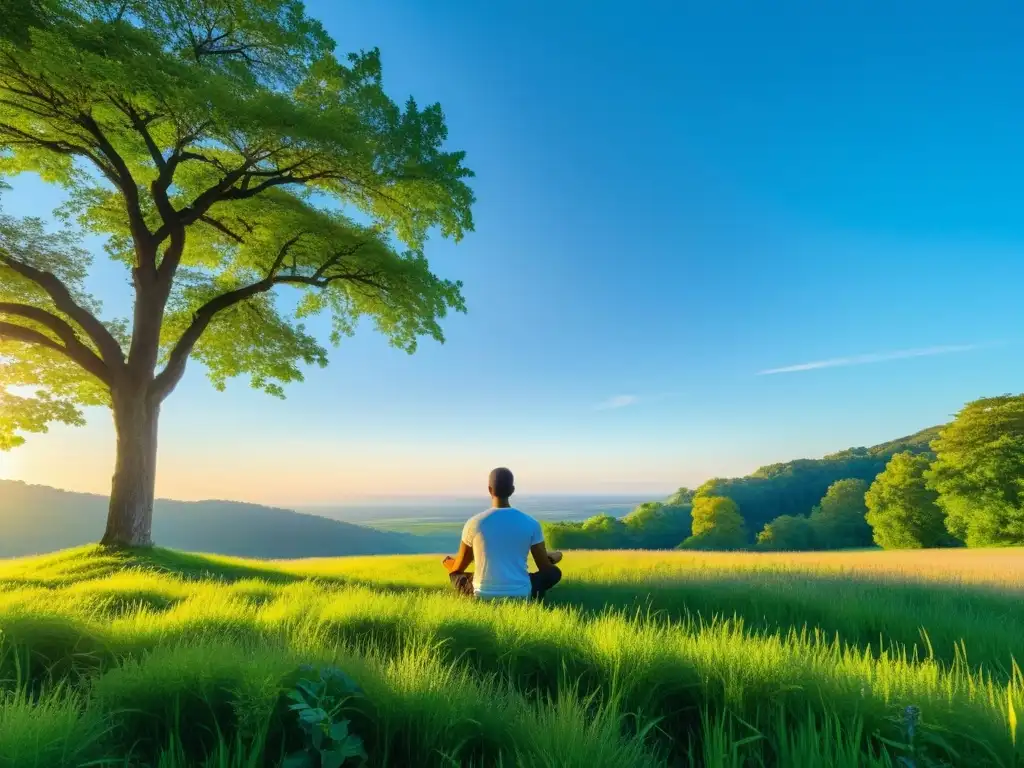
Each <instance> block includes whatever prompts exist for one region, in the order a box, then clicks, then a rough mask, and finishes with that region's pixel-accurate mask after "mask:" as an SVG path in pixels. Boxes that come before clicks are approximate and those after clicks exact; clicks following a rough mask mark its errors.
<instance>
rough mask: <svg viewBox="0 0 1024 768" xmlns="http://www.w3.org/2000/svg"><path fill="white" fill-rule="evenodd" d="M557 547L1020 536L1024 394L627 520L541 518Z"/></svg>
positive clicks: (838, 545)
mask: <svg viewBox="0 0 1024 768" xmlns="http://www.w3.org/2000/svg"><path fill="white" fill-rule="evenodd" d="M544 528H545V537H546V539H547V541H548V544H549V546H551V547H555V548H567V549H571V548H581V549H582V548H587V549H625V548H630V549H670V548H676V547H679V548H684V549H710V550H730V549H760V550H766V551H771V550H810V549H847V548H855V547H869V546H881V547H884V548H887V549H889V548H893V549H897V548H920V547H944V546H964V545H967V546H1007V545H1014V544H1024V395H1019V396H1010V395H1006V396H1002V397H994V398H984V399H981V400H976V401H974V402H972V403H968V404H967V405H966V406H964V408H963V409H962V410H961V411H960V413H958V414H957V417H956V419H954V421H953V422H951V423H950V424H948V425H945V426H942V427H932V428H930V429H926V430H922V431H921V432H918V433H916V434H914V435H910V436H908V437H904V438H901V439H899V440H893V441H891V442H888V443H883V444H881V445H876V446H873V447H870V448H863V447H861V448H849V449H847V450H845V451H840V452H839V453H834V454H831V455H829V456H825V457H824V458H821V459H799V460H796V461H790V462H786V463H783V464H771V465H769V466H766V467H761V468H760V469H758V470H757V471H756V472H754V473H753V474H750V475H747V476H746V477H737V478H714V479H712V480H708V481H707V482H706V483H704V484H703V485H701V486H700V487H699V488H697V489H696V490H689V489H686V488H681V489H680V490H679V491H677V492H676V493H675V494H673V495H672V496H671V497H670V498H669V499H666V500H665V501H663V502H649V503H646V504H641V505H640V506H638V507H637V508H636V509H634V510H633V511H632V512H631V513H630V514H628V515H626V516H625V517H623V518H621V519H617V518H615V517H613V516H611V515H607V514H603V515H596V516H594V517H592V518H590V519H589V520H586V521H583V522H570V523H545V524H544Z"/></svg>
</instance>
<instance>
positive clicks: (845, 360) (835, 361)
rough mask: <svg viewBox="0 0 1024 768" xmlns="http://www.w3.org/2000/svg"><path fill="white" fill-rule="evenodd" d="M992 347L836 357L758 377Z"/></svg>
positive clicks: (971, 345) (960, 347)
mask: <svg viewBox="0 0 1024 768" xmlns="http://www.w3.org/2000/svg"><path fill="white" fill-rule="evenodd" d="M987 346H992V345H991V344H959V345H947V346H944V347H925V348H923V349H903V350H900V351H898V352H876V353H874V354H870V355H854V356H853V357H834V358H831V359H830V360H815V361H813V362H810V363H799V364H797V365H787V366H785V367H784V368H769V369H768V370H766V371H758V373H757V375H758V376H773V375H775V374H778V373H799V372H800V371H816V370H818V369H819V368H843V367H846V366H850V365H868V364H870V363H885V362H888V361H890V360H906V359H907V358H911V357H934V356H936V355H952V354H955V353H957V352H972V351H974V350H976V349H981V348H983V347H987Z"/></svg>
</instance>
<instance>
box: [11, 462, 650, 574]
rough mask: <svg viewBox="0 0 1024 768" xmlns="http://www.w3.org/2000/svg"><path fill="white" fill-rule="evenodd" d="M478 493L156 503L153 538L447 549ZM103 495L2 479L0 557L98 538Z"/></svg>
mask: <svg viewBox="0 0 1024 768" xmlns="http://www.w3.org/2000/svg"><path fill="white" fill-rule="evenodd" d="M639 501H642V499H636V500H634V499H624V498H618V497H611V498H608V497H606V498H601V497H568V496H567V497H533V498H529V497H524V498H523V499H522V500H521V502H520V505H521V506H522V508H523V509H525V510H527V511H529V512H530V513H531V514H534V515H536V516H537V517H538V518H540V519H547V520H556V519H557V520H575V519H585V518H587V517H589V516H591V515H593V514H595V513H596V512H598V511H608V512H610V513H612V514H625V513H626V512H628V511H629V509H630V508H631V507H632V506H634V505H635V504H636V503H639ZM486 506H487V500H486V499H464V498H463V499H426V500H423V501H422V502H420V501H416V500H414V499H400V500H388V501H384V500H381V501H375V502H373V503H364V504H353V505H351V506H348V505H334V506H330V507H312V508H302V509H300V510H292V509H282V508H278V507H269V506H263V505H259V504H246V503H242V502H236V501H216V500H211V501H196V502H183V501H170V500H165V499H160V500H158V501H157V502H156V509H155V510H154V514H153V539H154V541H156V543H157V544H159V545H160V546H164V547H170V548H172V549H180V550H187V551H193V552H210V553H217V554H222V555H234V556H237V557H257V558H265V559H285V558H300V557H337V556H342V555H384V554H418V553H431V552H448V551H451V550H452V549H453V548H454V547H456V546H457V545H458V536H459V530H460V528H461V526H462V523H463V522H464V521H465V519H466V518H467V517H469V516H470V515H472V514H474V513H475V512H478V511H480V510H481V509H483V508H485V507H486ZM106 515H107V498H106V497H105V496H100V495H96V494H86V493H73V492H70V491H62V490H58V489H55V488H50V487H47V486H41V485H27V484H25V483H21V482H17V481H11V480H0V557H19V556H23V555H32V554H38V553H42V552H52V551H54V550H57V549H64V548H67V547H74V546H78V545H80V544H87V543H90V542H95V541H98V540H99V538H100V536H101V535H102V534H103V529H104V525H105V523H106Z"/></svg>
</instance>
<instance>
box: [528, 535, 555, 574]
mask: <svg viewBox="0 0 1024 768" xmlns="http://www.w3.org/2000/svg"><path fill="white" fill-rule="evenodd" d="M530 552H531V554H533V562H535V563H536V564H537V570H538V571H546V570H548V569H549V568H554V567H555V564H554V563H552V562H551V557H550V556H549V555H548V548H547V547H546V546H544V542H543V541H538V542H537V543H536V544H534V545H533V546H532V547H530Z"/></svg>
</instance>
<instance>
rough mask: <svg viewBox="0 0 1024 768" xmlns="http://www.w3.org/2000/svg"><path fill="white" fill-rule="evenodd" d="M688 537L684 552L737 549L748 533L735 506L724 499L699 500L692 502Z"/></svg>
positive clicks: (727, 499)
mask: <svg viewBox="0 0 1024 768" xmlns="http://www.w3.org/2000/svg"><path fill="white" fill-rule="evenodd" d="M692 518H693V522H692V525H691V532H692V533H691V536H690V537H689V538H687V539H686V540H685V541H683V543H682V544H680V547H681V548H683V549H705V550H715V549H723V550H729V549H740V548H742V547H743V546H745V545H746V543H747V531H746V527H745V526H744V523H743V517H742V516H741V515H740V509H739V507H738V506H737V505H736V502H735V501H733V500H732V499H730V498H727V497H725V496H700V495H698V496H697V497H696V498H694V500H693V513H692Z"/></svg>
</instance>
